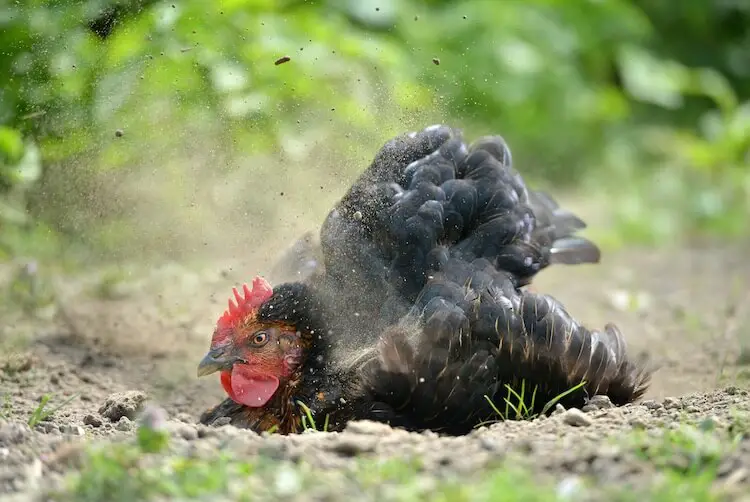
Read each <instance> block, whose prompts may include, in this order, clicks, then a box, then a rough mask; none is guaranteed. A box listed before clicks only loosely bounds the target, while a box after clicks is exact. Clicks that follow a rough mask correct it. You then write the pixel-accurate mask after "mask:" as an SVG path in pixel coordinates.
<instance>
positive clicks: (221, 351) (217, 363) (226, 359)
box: [198, 347, 242, 377]
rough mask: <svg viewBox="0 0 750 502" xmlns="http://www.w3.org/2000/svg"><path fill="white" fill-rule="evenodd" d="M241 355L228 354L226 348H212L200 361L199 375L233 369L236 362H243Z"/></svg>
mask: <svg viewBox="0 0 750 502" xmlns="http://www.w3.org/2000/svg"><path fill="white" fill-rule="evenodd" d="M241 361H242V359H240V358H239V357H236V356H233V355H231V354H227V350H226V348H224V347H222V348H218V349H211V350H209V351H208V354H206V355H205V356H204V357H203V359H202V360H201V362H200V363H198V377H203V376H206V375H211V374H212V373H216V372H217V371H224V370H231V369H232V366H233V365H234V363H237V362H241Z"/></svg>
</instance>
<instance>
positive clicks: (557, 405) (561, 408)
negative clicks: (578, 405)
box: [550, 403, 565, 417]
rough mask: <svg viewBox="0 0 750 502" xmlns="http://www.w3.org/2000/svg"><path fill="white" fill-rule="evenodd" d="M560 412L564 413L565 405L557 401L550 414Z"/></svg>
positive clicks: (554, 414) (553, 414) (555, 414)
mask: <svg viewBox="0 0 750 502" xmlns="http://www.w3.org/2000/svg"><path fill="white" fill-rule="evenodd" d="M562 413H565V406H563V405H561V404H560V403H557V404H556V405H555V410H554V411H553V412H552V413H551V414H550V416H552V417H555V416H557V415H560V414H562Z"/></svg>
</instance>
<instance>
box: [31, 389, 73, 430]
mask: <svg viewBox="0 0 750 502" xmlns="http://www.w3.org/2000/svg"><path fill="white" fill-rule="evenodd" d="M77 397H78V394H73V395H72V396H70V397H69V398H68V399H66V400H65V401H63V402H62V403H60V404H59V405H57V406H55V407H54V408H47V404H48V403H49V401H50V399H52V396H51V395H50V394H45V395H43V396H42V399H41V400H40V401H39V406H37V407H36V408H35V409H34V411H32V412H31V416H30V417H29V421H28V424H29V427H31V428H32V429H33V428H34V427H35V426H36V425H37V424H38V423H39V422H43V421H44V420H47V419H48V418H49V417H51V416H52V415H54V414H55V413H57V412H58V411H60V410H61V409H62V408H63V407H65V406H67V405H68V404H70V403H71V402H73V400H74V399H75V398H77Z"/></svg>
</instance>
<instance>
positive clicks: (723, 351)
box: [0, 245, 750, 500]
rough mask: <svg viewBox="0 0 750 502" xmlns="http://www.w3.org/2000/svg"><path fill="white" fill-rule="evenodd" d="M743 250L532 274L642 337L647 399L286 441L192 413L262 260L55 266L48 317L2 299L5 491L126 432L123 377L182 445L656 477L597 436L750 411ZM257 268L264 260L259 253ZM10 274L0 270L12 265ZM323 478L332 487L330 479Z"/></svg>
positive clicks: (740, 466) (611, 259)
mask: <svg viewBox="0 0 750 502" xmlns="http://www.w3.org/2000/svg"><path fill="white" fill-rule="evenodd" d="M743 249H746V248H745V246H741V245H733V246H724V247H704V248H695V249H691V250H684V249H683V250H674V251H666V250H664V251H658V252H657V251H651V250H649V251H646V250H629V251H626V252H618V253H615V254H607V255H605V257H604V259H603V263H602V264H601V265H599V266H588V267H578V268H576V269H573V268H565V267H561V268H557V269H552V270H549V271H546V272H545V273H543V274H542V275H541V276H540V277H539V279H538V281H537V283H536V288H538V289H539V290H542V291H544V292H548V293H551V294H553V295H555V296H557V297H558V298H560V299H561V300H562V301H563V303H565V304H566V305H567V306H568V308H569V310H570V311H571V312H572V313H573V314H574V315H575V316H576V317H577V318H579V319H580V320H581V321H583V322H585V323H586V324H590V325H598V326H601V325H603V324H604V323H605V322H607V321H614V322H615V323H617V324H618V325H619V326H620V327H621V328H622V330H623V332H624V333H625V334H626V336H627V340H628V343H629V346H630V350H632V351H634V352H638V351H648V352H649V353H650V354H651V355H652V357H653V358H654V360H655V361H656V362H658V363H660V364H661V368H660V370H659V371H658V373H657V374H656V375H655V377H654V381H653V385H652V387H651V390H650V391H649V393H648V395H647V397H646V400H647V401H646V402H645V404H639V405H633V406H628V407H625V408H622V409H601V410H598V411H589V412H587V413H586V414H585V416H584V417H583V418H581V417H580V416H578V415H577V414H575V413H573V414H571V412H567V413H560V414H558V415H556V416H553V417H551V418H548V419H545V420H540V421H534V422H524V423H517V422H515V423H505V424H497V425H494V426H491V427H489V428H485V429H482V430H479V431H477V432H475V433H473V434H472V435H470V436H468V437H465V438H454V439H450V438H438V437H436V436H434V435H432V434H412V435H409V434H406V433H402V432H398V431H392V430H390V429H389V428H387V427H383V426H379V425H377V426H376V425H371V424H366V423H365V424H359V425H357V424H355V425H353V426H352V429H353V430H352V431H349V432H346V433H343V434H339V435H327V434H323V433H314V434H305V435H302V436H298V437H296V438H292V439H288V438H287V439H285V438H280V437H271V438H261V437H259V436H256V435H253V434H247V433H245V432H238V431H236V430H234V429H231V428H226V427H224V428H221V429H211V430H208V429H205V428H202V427H197V428H196V427H195V426H194V425H192V423H193V422H194V420H195V417H196V416H197V415H198V414H199V413H200V412H201V411H202V410H203V409H204V408H205V407H207V406H209V405H211V404H213V403H215V402H216V401H217V400H219V399H220V398H221V397H222V394H221V391H220V388H219V385H218V382H217V381H216V380H215V379H203V380H198V379H196V378H195V377H194V371H195V365H196V364H197V361H198V360H199V358H200V357H201V356H202V354H203V352H204V351H205V349H206V347H207V345H208V341H209V338H210V333H211V330H212V325H213V322H214V320H215V318H216V317H217V316H218V315H219V314H220V313H221V311H222V310H223V308H224V305H225V303H224V302H225V298H226V297H227V295H228V293H229V292H230V289H231V286H232V285H234V284H236V283H240V282H242V281H244V280H248V279H249V278H252V276H253V275H254V274H255V273H256V272H257V271H258V269H256V268H255V266H254V265H253V264H251V263H249V262H245V263H240V262H235V263H230V262H227V261H221V262H220V263H221V265H220V266H219V265H216V266H205V265H204V266H202V267H191V268H187V267H184V266H178V265H175V264H168V265H164V266H161V267H158V268H155V269H152V270H150V271H149V272H148V273H147V274H143V273H138V272H135V271H125V272H124V273H123V272H122V271H120V272H119V273H118V274H119V275H117V276H113V275H112V274H109V273H102V272H99V271H97V272H92V273H91V274H90V276H88V277H81V276H76V277H71V278H65V279H59V278H58V279H55V288H57V289H58V291H59V292H62V294H61V296H60V297H61V298H64V301H63V303H62V304H61V305H60V309H59V311H58V312H57V313H56V314H54V312H52V311H51V310H50V311H49V312H47V318H45V317H44V313H42V314H41V317H37V318H33V319H32V318H28V317H26V316H23V315H21V314H19V313H17V312H16V313H13V312H11V311H9V312H5V313H3V316H4V317H3V320H2V324H1V325H0V337H2V341H3V345H2V346H4V347H5V350H6V353H5V354H3V356H2V361H4V362H3V364H4V366H3V367H2V368H0V498H2V497H3V496H8V497H10V496H13V499H14V500H16V499H18V500H24V499H26V498H27V497H31V494H32V493H33V492H34V490H36V489H37V488H39V487H40V486H43V485H45V484H46V483H47V481H48V480H52V481H54V480H55V479H58V478H59V472H60V471H63V470H64V467H65V465H66V463H65V458H66V456H67V453H66V452H67V451H68V448H69V446H64V445H69V444H71V443H72V444H76V443H77V442H79V441H81V440H82V439H84V438H104V437H116V436H125V437H127V436H128V435H130V434H132V430H133V428H134V425H133V423H132V419H133V418H134V415H133V414H132V413H131V412H130V410H129V409H128V407H127V405H126V406H124V407H121V408H120V409H112V408H110V409H108V410H104V409H103V408H102V406H103V405H104V404H105V402H106V401H107V398H108V396H110V395H111V394H113V393H117V392H125V391H138V392H134V393H131V394H130V400H131V404H133V403H135V404H137V403H138V402H139V401H140V400H141V399H144V398H148V399H150V400H152V401H155V402H156V403H158V404H159V405H161V406H163V407H164V408H165V409H166V411H167V412H168V413H169V416H170V419H172V420H174V422H173V423H172V424H171V426H170V427H171V429H172V431H173V433H174V436H175V438H177V441H178V443H177V446H176V448H187V445H191V446H190V448H192V449H193V450H196V451H203V450H215V449H217V448H219V445H220V444H221V445H223V446H222V447H225V446H226V445H229V446H228V447H229V448H231V449H233V450H235V451H238V452H241V453H243V454H247V453H248V452H249V453H250V454H253V455H254V454H255V453H257V452H258V451H259V450H260V449H263V450H264V451H274V452H276V453H277V454H278V455H279V456H281V457H284V458H292V459H297V458H304V459H308V460H311V461H312V462H314V463H316V464H319V465H330V466H340V465H346V464H347V463H348V462H351V459H350V456H351V454H352V453H353V452H362V453H366V454H370V455H382V456H394V457H399V458H407V457H409V456H410V455H411V454H420V455H422V456H425V458H426V460H425V463H426V465H427V467H428V468H430V466H431V468H433V471H434V472H435V473H439V472H442V471H450V472H452V473H454V474H455V473H462V472H478V471H477V468H478V467H482V466H485V465H487V464H488V463H489V462H491V461H495V460H498V459H499V458H504V457H505V456H508V455H515V454H519V455H521V457H522V458H525V459H526V460H529V459H533V460H534V462H533V464H534V465H533V468H534V469H537V470H541V471H544V472H547V473H551V474H553V475H554V477H555V478H556V479H557V480H558V481H559V480H563V479H575V478H571V476H573V477H575V476H578V475H591V476H593V477H594V479H598V480H600V481H606V482H610V481H617V482H622V483H631V482H632V483H635V484H639V483H641V482H642V481H641V477H642V476H651V475H653V472H654V469H653V465H652V464H649V463H646V462H644V461H643V460H642V459H639V458H636V457H635V456H633V455H629V454H626V453H622V452H620V451H619V450H618V449H617V448H614V447H612V445H611V444H610V442H609V441H608V440H607V439H606V438H607V437H611V436H617V435H622V434H623V431H631V430H633V429H634V428H635V429H642V428H645V429H650V428H654V427H661V426H667V428H668V427H670V424H672V423H676V422H677V421H684V420H689V421H693V422H696V423H702V422H705V420H709V421H712V423H714V424H716V425H718V426H719V428H727V427H729V426H730V425H731V424H732V423H734V422H733V420H734V418H733V417H735V416H736V414H737V413H750V396H749V395H748V392H747V391H748V389H749V387H748V381H750V378H748V371H750V366H745V367H743V364H748V363H749V362H750V361H749V360H750V357H748V356H747V354H745V353H743V351H742V349H741V347H742V345H743V344H744V345H745V346H750V331H748V327H747V326H748V325H749V324H748V320H750V312H748V307H750V296H748V292H747V291H748V284H747V281H750V262H748V261H747V260H746V259H745V255H744V251H743ZM256 266H257V267H259V269H261V270H262V267H264V266H266V265H265V264H261V265H257V264H256ZM5 272H8V273H6V274H5V275H6V276H7V275H9V274H10V273H11V272H12V270H11V269H10V268H8V269H6V270H5ZM42 272H43V271H42ZM131 272H132V273H131ZM743 295H744V296H743ZM715 389H724V390H715ZM141 393H145V394H141ZM45 394H50V395H51V401H50V405H51V406H55V405H56V404H59V403H62V402H63V401H65V400H66V399H67V398H69V397H70V396H77V397H75V398H74V399H73V401H72V402H70V403H68V404H66V405H65V406H64V407H63V408H62V409H60V410H59V411H58V412H56V413H55V414H54V415H53V416H51V417H49V418H47V419H46V420H42V421H41V422H40V423H39V424H37V425H35V426H34V427H33V428H29V427H28V425H27V423H28V420H29V417H30V416H31V415H32V413H33V412H34V410H35V409H36V408H37V407H38V405H39V401H40V399H41V398H42V396H43V395H45ZM679 396H684V397H679ZM675 397H677V398H676V399H675ZM665 398H667V399H666V400H665ZM574 415H575V416H574ZM123 417H124V418H123ZM678 462H679V461H678ZM428 470H429V469H428ZM329 481H330V484H331V486H334V485H336V483H337V482H338V481H336V480H335V479H333V478H332V479H331V480H329ZM720 482H721V483H725V484H727V485H728V486H730V487H735V488H736V490H735V492H736V493H737V494H740V493H742V492H743V490H744V491H746V492H750V441H748V439H745V440H744V442H743V443H742V444H741V445H739V447H738V448H737V449H736V450H735V451H734V452H733V453H732V454H731V455H730V454H728V455H726V456H725V457H724V458H723V459H722V464H721V467H720ZM743 487H744V488H743ZM330 493H333V494H338V495H339V496H340V497H339V498H340V500H350V499H351V496H355V495H356V494H355V493H349V492H347V488H346V487H345V486H344V485H342V486H337V485H336V486H334V488H330ZM323 498H325V497H323ZM329 499H330V498H329Z"/></svg>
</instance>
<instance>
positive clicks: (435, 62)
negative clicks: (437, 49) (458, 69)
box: [432, 58, 440, 66]
mask: <svg viewBox="0 0 750 502" xmlns="http://www.w3.org/2000/svg"><path fill="white" fill-rule="evenodd" d="M432 62H433V63H434V64H435V66H440V60H439V59H438V58H432Z"/></svg>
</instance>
